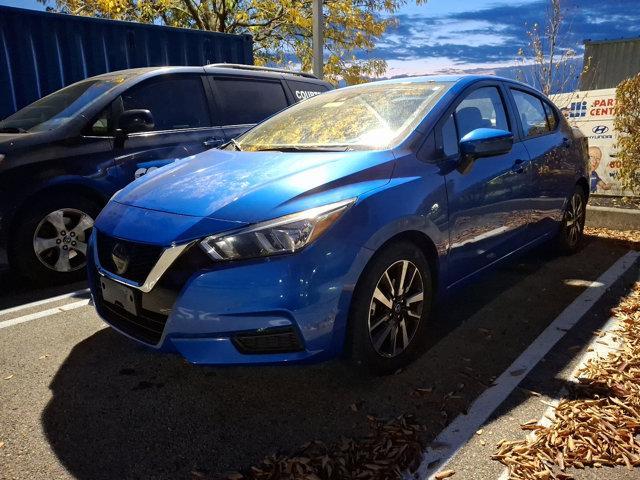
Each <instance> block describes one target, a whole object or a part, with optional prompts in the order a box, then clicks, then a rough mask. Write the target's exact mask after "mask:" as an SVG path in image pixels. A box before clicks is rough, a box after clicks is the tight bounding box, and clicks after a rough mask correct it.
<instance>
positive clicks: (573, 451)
mask: <svg viewBox="0 0 640 480" xmlns="http://www.w3.org/2000/svg"><path fill="white" fill-rule="evenodd" d="M613 313H614V315H615V316H616V318H617V319H618V321H619V324H620V330H619V331H617V332H616V336H617V338H618V343H617V346H616V347H617V349H616V350H615V351H614V352H612V353H610V354H609V355H608V356H607V357H606V358H604V359H603V358H596V359H593V360H590V361H589V362H588V363H587V364H586V365H585V367H584V368H583V369H582V370H581V371H580V372H579V375H578V377H579V382H578V383H577V384H576V386H575V388H573V389H572V391H571V392H570V393H569V395H568V396H567V398H566V399H564V400H562V401H561V402H560V404H559V405H558V407H557V409H556V412H555V419H554V420H553V422H552V424H551V425H550V426H549V427H545V426H541V425H538V424H537V423H536V422H535V420H534V421H531V422H529V423H526V424H524V425H522V428H523V429H524V430H531V431H532V434H531V435H529V436H528V438H527V439H526V440H518V441H504V440H503V441H502V442H500V443H499V444H498V450H497V452H496V454H495V455H494V456H493V457H492V458H493V459H494V460H497V461H499V462H501V463H503V464H504V465H505V466H507V467H508V468H509V474H510V477H509V478H510V479H513V480H516V479H518V480H540V479H569V478H572V477H571V475H568V474H566V473H564V471H565V469H567V468H569V467H573V468H585V467H602V466H616V465H621V466H626V467H627V468H629V469H632V468H633V467H635V466H638V465H640V441H638V440H636V438H635V436H636V435H638V434H640V282H639V283H636V285H635V286H634V289H633V291H632V293H631V294H630V295H629V296H627V297H625V298H624V299H623V300H622V302H621V303H620V304H619V305H618V307H616V308H615V309H614V311H613Z"/></svg>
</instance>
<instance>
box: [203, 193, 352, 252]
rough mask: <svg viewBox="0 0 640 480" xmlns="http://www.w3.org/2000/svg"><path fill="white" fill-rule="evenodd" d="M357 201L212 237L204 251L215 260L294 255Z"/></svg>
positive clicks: (207, 240) (316, 209)
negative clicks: (284, 254)
mask: <svg viewBox="0 0 640 480" xmlns="http://www.w3.org/2000/svg"><path fill="white" fill-rule="evenodd" d="M355 201H356V199H355V198H352V199H349V200H344V201H342V202H337V203H331V204H329V205H324V206H322V207H316V208H312V209H310V210H305V211H303V212H299V213H294V214H292V215H286V216H284V217H280V218H276V219H274V220H269V221H266V222H261V223H257V224H255V225H252V226H251V227H247V228H243V229H241V230H236V231H234V232H226V233H221V234H218V235H212V236H210V237H207V238H205V239H204V240H202V241H201V242H200V247H202V249H203V250H204V251H205V252H207V254H208V255H209V256H210V257H211V258H212V259H214V260H236V259H240V258H243V259H244V258H256V257H267V256H270V255H279V254H283V253H292V252H295V251H297V250H300V249H301V248H302V247H304V246H305V245H308V244H309V243H311V242H313V241H314V240H315V239H316V238H318V237H319V236H320V235H322V233H323V232H325V231H326V230H327V229H328V228H329V227H330V226H331V225H333V224H334V223H335V222H336V220H338V218H340V217H341V216H342V214H343V213H344V212H345V211H346V210H347V209H348V208H349V207H350V206H351V205H353V203H354V202H355Z"/></svg>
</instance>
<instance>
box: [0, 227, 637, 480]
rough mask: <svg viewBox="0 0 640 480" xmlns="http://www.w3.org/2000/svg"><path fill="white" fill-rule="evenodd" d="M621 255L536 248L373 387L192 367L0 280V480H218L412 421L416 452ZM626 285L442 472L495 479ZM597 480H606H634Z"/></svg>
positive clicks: (453, 303) (341, 374)
mask: <svg viewBox="0 0 640 480" xmlns="http://www.w3.org/2000/svg"><path fill="white" fill-rule="evenodd" d="M626 252H627V249H626V248H625V247H624V246H621V245H620V244H617V243H614V242H610V241H607V240H603V239H594V238H590V239H588V240H587V242H586V245H585V247H584V248H583V249H582V250H581V251H580V252H579V253H577V254H576V255H573V256H570V257H563V256H554V255H552V254H550V253H548V252H547V251H546V250H544V249H539V250H536V251H533V252H531V253H530V254H528V255H526V256H525V257H522V258H520V259H518V260H516V261H515V262H513V263H510V264H508V265H505V266H504V267H502V268H500V269H499V270H498V271H497V272H493V273H492V274H490V275H487V276H486V277H485V278H483V279H481V280H480V281H478V282H475V283H473V284H472V285H470V286H468V287H466V288H465V289H463V290H460V291H458V292H457V293H455V294H454V295H452V296H451V298H449V299H448V301H446V302H445V303H443V304H441V305H439V306H438V308H437V310H436V312H435V315H434V318H433V329H432V335H431V338H430V339H429V342H428V345H427V346H426V349H427V351H426V353H425V354H424V355H423V356H422V357H421V358H420V359H419V360H418V361H416V362H415V363H414V364H412V365H411V366H410V367H408V368H407V369H406V370H404V371H401V372H399V373H397V374H396V375H392V376H388V377H383V378H367V377H362V376H359V375H358V374H357V373H356V372H354V371H353V370H352V369H350V368H349V366H348V365H346V364H344V363H343V362H341V361H332V362H328V363H324V364H320V365H311V366H273V367H227V368H220V367H216V368H211V367H201V366H192V365H189V364H187V363H186V362H185V361H184V360H182V359H181V358H179V357H177V356H171V355H159V354H156V353H154V352H152V351H149V350H148V349H145V348H143V347H140V346H138V345H136V344H134V343H132V342H131V341H129V340H127V339H126V338H123V337H122V336H121V335H119V334H117V333H115V332H113V331H112V330H111V329H110V328H108V327H106V325H105V324H104V323H102V322H101V321H100V319H99V318H98V317H97V315H96V314H95V312H94V311H93V308H92V307H91V306H90V305H81V304H80V302H82V301H85V303H86V293H85V292H82V291H81V292H78V293H76V294H73V295H72V296H68V297H63V298H60V297H58V298H57V299H55V300H52V301H48V302H44V303H37V304H30V305H29V303H30V302H36V301H38V302H41V301H42V300H43V299H48V298H51V297H56V296H59V295H64V294H68V293H69V292H76V291H78V290H82V289H84V288H86V286H85V285H83V284H76V285H72V286H65V287H57V288H54V289H48V290H36V289H34V288H32V287H31V286H29V285H25V284H19V283H16V282H15V281H13V280H12V279H11V277H10V275H8V276H7V275H6V276H4V277H3V278H0V285H2V286H3V290H2V291H3V293H2V294H0V405H1V406H2V408H1V409H0V478H2V479H5V478H6V479H50V478H51V479H53V478H55V479H66V478H75V479H82V480H96V479H125V478H145V479H147V478H153V479H156V478H157V479H182V478H193V477H194V475H196V476H198V475H199V476H215V475H217V474H222V473H224V472H228V471H234V470H241V469H246V468H248V467H250V466H251V465H255V464H257V463H259V462H260V461H261V460H262V459H263V458H264V457H265V456H266V455H269V454H272V453H276V452H284V453H289V452H294V451H295V450H296V449H297V448H298V447H299V446H301V445H303V444H305V443H306V442H309V441H311V440H322V441H325V442H329V443H331V442H335V441H338V440H339V439H340V437H342V436H344V437H357V436H361V435H365V434H366V433H367V431H368V429H367V425H368V422H367V415H374V416H376V417H381V418H393V417H396V416H398V415H401V414H413V415H414V416H415V418H416V419H417V421H419V422H420V423H421V424H422V425H424V426H425V430H426V431H425V433H424V440H425V443H427V442H429V441H431V440H432V439H434V438H435V437H436V436H438V434H439V433H440V432H441V431H443V429H446V428H447V425H449V424H450V423H451V421H452V420H454V419H455V418H456V417H458V416H459V415H460V414H465V413H467V412H468V410H469V408H471V407H472V406H473V404H474V401H475V400H476V399H477V398H478V396H479V395H481V394H482V393H483V392H485V391H486V390H487V389H491V388H492V387H491V385H492V382H493V381H494V380H495V379H496V378H498V377H500V375H502V374H503V373H504V372H505V371H506V370H507V369H508V368H509V367H510V366H511V365H512V363H513V362H514V360H516V359H518V358H519V356H520V355H521V354H522V352H523V351H525V350H526V349H527V347H528V346H529V345H531V344H532V342H534V341H535V340H536V339H537V338H538V337H539V336H540V335H541V333H543V332H544V331H545V329H547V327H548V326H549V325H551V324H552V323H553V322H554V320H555V319H556V318H557V317H558V316H559V315H560V314H561V313H562V312H563V311H564V310H565V309H566V308H567V306H569V305H571V304H572V303H573V302H574V301H575V300H576V298H578V297H579V296H580V295H581V294H583V293H584V292H585V290H586V289H588V288H589V285H590V284H592V282H594V281H595V280H597V279H598V278H599V277H600V276H601V275H602V274H603V272H605V271H607V270H608V269H609V268H610V267H611V266H612V265H614V264H615V263H616V262H617V261H618V260H619V259H620V258H621V257H622V256H623V255H625V253H626ZM637 278H638V266H637V264H635V265H633V266H632V267H631V268H629V269H628V270H627V271H626V273H625V274H624V275H622V276H621V277H620V278H619V279H618V280H616V281H615V282H614V283H613V284H612V285H611V287H610V288H609V289H608V290H607V291H606V292H605V293H604V294H603V295H602V296H601V297H600V298H599V299H598V301H597V303H596V304H595V305H594V306H593V307H592V308H589V310H588V313H587V314H585V315H584V316H583V318H581V319H580V321H579V323H578V325H577V326H576V327H574V328H573V329H571V331H569V332H567V334H566V335H565V336H564V337H563V338H562V340H561V341H560V342H559V343H558V344H557V345H556V346H555V347H554V348H553V349H551V351H550V352H549V354H548V355H545V356H544V358H543V359H542V360H541V361H540V362H539V363H537V364H536V365H535V368H533V369H532V371H531V372H530V373H529V374H528V375H527V376H526V378H524V379H523V380H522V382H521V383H520V387H524V388H525V389H522V388H517V389H515V390H514V391H513V392H512V393H511V394H510V395H509V396H508V398H507V399H506V400H505V401H504V402H503V403H502V404H501V405H500V406H499V408H498V409H497V410H495V411H494V412H493V413H492V414H491V417H490V419H489V420H487V422H484V424H483V425H484V426H483V434H482V435H475V436H474V438H472V439H471V441H469V442H466V443H465V444H464V445H463V446H462V448H461V449H460V450H459V451H458V452H457V453H456V455H455V456H454V457H452V458H451V459H450V463H449V466H450V467H451V468H453V469H454V470H456V472H457V473H456V475H455V476H454V477H453V478H454V479H458V478H460V479H478V478H482V479H484V478H487V479H494V478H495V479H496V480H498V478H499V477H500V475H502V473H503V468H502V465H500V464H498V463H497V462H494V461H492V460H491V459H490V457H491V454H492V453H493V452H494V446H495V443H497V441H498V440H500V439H501V438H510V439H518V438H521V437H522V435H523V433H522V432H521V431H520V429H519V422H520V421H526V420H528V419H529V418H531V417H533V418H539V417H540V416H541V415H542V413H543V412H544V409H545V408H546V407H545V405H544V404H543V403H541V402H540V400H539V397H532V395H530V394H529V393H527V392H528V391H529V390H536V391H538V392H542V394H543V395H546V396H547V397H548V398H551V397H553V396H554V395H555V394H556V393H557V391H558V390H559V388H561V387H562V384H563V379H562V372H566V371H570V370H571V369H572V365H573V364H574V363H575V362H576V361H577V359H578V358H579V357H580V352H581V351H582V350H583V349H584V348H586V345H588V343H589V342H590V341H591V339H592V336H593V335H592V332H593V330H595V329H597V328H599V327H600V326H601V325H602V324H603V323H604V322H605V321H606V319H607V318H608V311H609V309H610V308H611V306H612V305H615V303H616V302H617V300H618V299H619V298H620V297H622V296H623V295H624V294H625V293H626V291H627V289H628V287H629V286H630V284H631V283H632V282H633V281H635V280H637ZM25 304H27V306H25V307H22V306H23V305H25ZM72 304H73V305H75V306H73V307H70V305H72ZM16 308H17V309H16ZM69 308H71V309H69ZM7 309H11V310H9V311H7ZM3 312H4V313H3ZM42 312H46V315H44V314H43V313H42ZM24 318H28V319H29V320H27V321H23V322H21V323H15V324H13V323H12V322H10V321H11V320H16V319H24ZM6 322H10V323H6ZM3 325H6V326H5V327H3ZM576 346H577V348H576ZM417 389H422V390H417ZM354 406H355V408H354ZM524 417H526V418H524ZM481 441H482V442H484V445H482V444H481ZM608 470H610V471H609V473H608V475H609V476H606V477H605V478H612V479H613V478H616V476H618V475H624V474H626V475H627V476H619V477H618V478H636V477H635V476H634V477H631V476H629V472H626V471H625V472H618V471H617V469H612V470H611V469H608ZM591 473H592V472H591ZM591 473H589V474H591ZM633 473H636V472H633ZM584 475H585V476H583V477H581V478H585V479H586V478H595V477H589V476H588V474H587V473H585V474H584ZM599 478H603V476H602V474H600V475H599Z"/></svg>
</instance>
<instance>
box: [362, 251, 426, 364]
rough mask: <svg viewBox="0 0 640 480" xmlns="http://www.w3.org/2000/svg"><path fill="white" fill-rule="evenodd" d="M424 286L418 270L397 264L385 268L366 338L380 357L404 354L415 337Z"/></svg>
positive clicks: (401, 262)
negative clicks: (367, 337)
mask: <svg viewBox="0 0 640 480" xmlns="http://www.w3.org/2000/svg"><path fill="white" fill-rule="evenodd" d="M424 295H425V291H424V283H423V279H422V275H421V274H420V270H419V269H418V267H417V266H416V265H415V264H414V263H413V262H411V261H409V260H399V261H397V262H395V263H393V264H392V265H391V266H390V267H389V268H387V269H386V270H385V271H384V273H383V274H382V276H381V277H380V279H379V280H378V283H377V285H376V288H375V290H374V292H373V297H372V298H371V302H370V304H369V319H368V326H369V338H370V339H371V343H372V345H373V348H374V349H375V351H376V352H377V353H378V354H379V355H381V356H383V357H387V358H390V357H395V356H397V355H400V354H401V353H402V352H404V351H405V350H406V349H407V347H408V346H409V344H410V343H411V341H412V340H413V337H414V336H415V334H416V332H417V330H418V326H419V324H420V319H421V317H422V306H423V304H424Z"/></svg>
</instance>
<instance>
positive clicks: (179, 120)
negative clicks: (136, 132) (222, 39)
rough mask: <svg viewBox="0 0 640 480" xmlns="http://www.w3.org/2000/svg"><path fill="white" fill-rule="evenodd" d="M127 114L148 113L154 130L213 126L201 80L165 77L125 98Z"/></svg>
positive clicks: (124, 95) (135, 88) (139, 88)
mask: <svg viewBox="0 0 640 480" xmlns="http://www.w3.org/2000/svg"><path fill="white" fill-rule="evenodd" d="M122 105H123V108H124V109H125V110H133V109H138V108H142V109H147V110H149V111H150V112H151V114H152V115H153V121H154V123H155V128H154V130H176V129H180V128H198V127H208V126H210V125H211V120H210V117H209V107H208V106H207V99H206V96H205V93H204V87H203V86H202V80H201V78H200V77H199V76H170V77H161V78H160V79H153V80H151V81H149V82H145V83H143V84H142V85H140V86H135V87H133V88H131V89H130V90H129V91H127V92H125V93H123V94H122Z"/></svg>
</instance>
